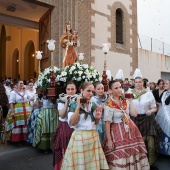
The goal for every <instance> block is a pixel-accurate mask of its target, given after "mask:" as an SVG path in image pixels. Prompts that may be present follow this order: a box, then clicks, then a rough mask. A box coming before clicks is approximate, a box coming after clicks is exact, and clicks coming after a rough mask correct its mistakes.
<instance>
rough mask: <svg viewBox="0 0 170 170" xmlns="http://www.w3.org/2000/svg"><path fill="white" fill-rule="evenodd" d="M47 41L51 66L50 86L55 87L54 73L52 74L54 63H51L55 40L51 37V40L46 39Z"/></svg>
mask: <svg viewBox="0 0 170 170" xmlns="http://www.w3.org/2000/svg"><path fill="white" fill-rule="evenodd" d="M46 42H47V43H48V49H49V50H50V52H51V67H52V71H51V76H50V80H51V81H50V86H51V87H55V86H56V82H55V78H56V76H55V74H54V65H53V52H54V50H55V44H54V43H55V42H56V41H55V40H53V39H51V40H47V41H46Z"/></svg>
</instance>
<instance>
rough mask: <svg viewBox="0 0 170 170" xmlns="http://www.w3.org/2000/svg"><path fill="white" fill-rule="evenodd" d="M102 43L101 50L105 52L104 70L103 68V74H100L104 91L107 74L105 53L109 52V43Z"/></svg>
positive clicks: (106, 89) (106, 86) (106, 83)
mask: <svg viewBox="0 0 170 170" xmlns="http://www.w3.org/2000/svg"><path fill="white" fill-rule="evenodd" d="M102 45H103V48H102V51H103V53H104V54H105V60H104V70H103V75H102V77H103V79H102V83H103V86H104V91H108V80H107V74H106V67H107V64H106V54H107V53H108V52H109V44H108V43H103V44H102Z"/></svg>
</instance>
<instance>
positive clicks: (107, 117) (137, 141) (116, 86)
mask: <svg viewBox="0 0 170 170" xmlns="http://www.w3.org/2000/svg"><path fill="white" fill-rule="evenodd" d="M109 91H110V94H111V96H110V98H109V99H108V101H107V102H106V104H105V106H104V121H105V128H106V130H105V133H106V139H105V140H104V142H103V148H104V153H105V155H106V159H107V162H108V164H109V170H114V169H116V170H129V169H130V170H149V163H148V159H147V155H146V154H147V151H146V147H145V144H144V141H143V139H142V136H141V134H140V132H139V130H138V128H137V127H136V125H135V124H134V122H133V121H132V120H131V119H130V117H129V114H130V115H131V116H134V117H136V116H137V109H136V107H135V106H134V104H133V102H132V99H129V100H126V99H122V98H121V96H122V87H121V84H120V83H119V82H118V81H117V80H113V81H111V82H109Z"/></svg>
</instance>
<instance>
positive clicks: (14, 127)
mask: <svg viewBox="0 0 170 170" xmlns="http://www.w3.org/2000/svg"><path fill="white" fill-rule="evenodd" d="M23 87H24V84H23V81H22V80H18V82H17V89H16V90H14V91H12V92H11V93H10V98H9V104H10V110H9V112H8V115H7V118H6V122H5V124H6V127H7V131H11V141H12V142H22V141H26V138H27V137H26V134H27V120H28V118H29V116H30V114H31V107H30V105H29V104H28V95H27V93H26V91H25V90H24V89H23Z"/></svg>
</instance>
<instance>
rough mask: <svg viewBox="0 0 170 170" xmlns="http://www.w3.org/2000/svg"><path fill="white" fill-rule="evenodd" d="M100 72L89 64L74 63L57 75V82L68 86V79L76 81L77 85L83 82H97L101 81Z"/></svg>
mask: <svg viewBox="0 0 170 170" xmlns="http://www.w3.org/2000/svg"><path fill="white" fill-rule="evenodd" d="M101 79H102V78H101V77H100V73H99V72H98V71H97V70H96V69H95V68H94V67H93V66H89V65H88V64H82V65H81V64H80V63H74V64H73V65H70V66H66V67H65V68H64V70H62V71H61V74H58V75H57V77H56V81H57V83H59V84H60V85H61V86H64V87H65V86H66V83H67V82H68V81H73V82H75V84H76V86H77V87H79V86H80V85H81V84H82V83H83V82H85V81H86V82H92V83H93V82H97V81H101Z"/></svg>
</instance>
